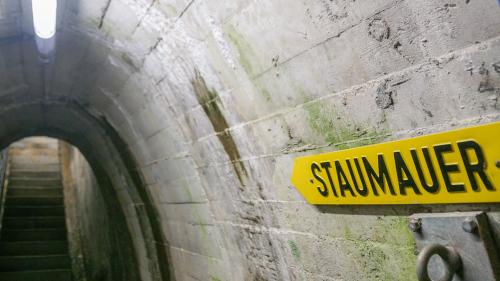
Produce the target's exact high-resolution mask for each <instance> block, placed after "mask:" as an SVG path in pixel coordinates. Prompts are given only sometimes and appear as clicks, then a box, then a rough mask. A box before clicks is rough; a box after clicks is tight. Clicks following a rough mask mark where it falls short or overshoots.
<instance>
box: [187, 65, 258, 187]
mask: <svg viewBox="0 0 500 281" xmlns="http://www.w3.org/2000/svg"><path fill="white" fill-rule="evenodd" d="M191 83H192V85H193V88H194V91H195V93H196V98H197V99H198V103H199V104H200V105H201V107H202V108H203V111H205V114H206V115H207V117H208V119H209V120H210V123H212V126H213V127H214V131H215V133H216V134H217V137H218V138H219V141H220V142H221V144H222V146H223V147H224V150H225V151H226V154H227V155H228V156H229V159H230V160H231V163H232V165H233V168H234V171H235V172H236V175H237V176H238V179H239V181H240V183H241V184H242V185H243V186H245V179H247V178H248V172H247V170H246V168H245V166H244V165H243V163H242V162H241V155H240V152H239V151H238V147H237V146H236V143H235V141H234V139H233V136H232V135H231V133H230V132H229V130H228V129H229V124H228V123H227V120H226V118H225V117H224V115H223V114H222V111H221V110H220V108H219V105H218V103H217V101H218V100H219V97H218V95H217V92H216V91H215V90H210V89H208V87H207V84H206V83H205V80H204V79H203V77H202V76H201V74H200V72H199V71H198V70H195V77H194V79H193V80H192V81H191Z"/></svg>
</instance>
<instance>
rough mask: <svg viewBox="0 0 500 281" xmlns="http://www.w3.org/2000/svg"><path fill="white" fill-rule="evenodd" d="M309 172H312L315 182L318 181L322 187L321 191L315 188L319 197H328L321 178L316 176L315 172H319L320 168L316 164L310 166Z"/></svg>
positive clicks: (319, 188) (326, 188)
mask: <svg viewBox="0 0 500 281" xmlns="http://www.w3.org/2000/svg"><path fill="white" fill-rule="evenodd" d="M311 172H312V174H313V176H314V177H315V178H316V180H317V181H319V182H320V183H321V184H322V185H323V189H321V187H320V186H317V187H316V188H317V189H318V191H319V193H320V194H321V195H323V197H328V187H327V186H326V184H325V181H324V180H323V178H322V177H320V176H319V175H318V174H317V172H321V168H320V167H319V166H318V164H316V163H312V164H311Z"/></svg>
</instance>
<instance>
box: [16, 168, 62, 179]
mask: <svg viewBox="0 0 500 281" xmlns="http://www.w3.org/2000/svg"><path fill="white" fill-rule="evenodd" d="M10 176H11V177H14V178H28V179H31V178H45V179H60V178H61V173H60V172H59V171H38V170H36V171H33V170H19V169H17V170H13V169H11V170H10Z"/></svg>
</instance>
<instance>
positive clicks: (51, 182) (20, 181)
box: [9, 176, 61, 187]
mask: <svg viewBox="0 0 500 281" xmlns="http://www.w3.org/2000/svg"><path fill="white" fill-rule="evenodd" d="M32 185H35V186H49V187H54V186H56V187H58V186H61V180H60V179H50V178H14V177H12V176H9V187H13V186H32Z"/></svg>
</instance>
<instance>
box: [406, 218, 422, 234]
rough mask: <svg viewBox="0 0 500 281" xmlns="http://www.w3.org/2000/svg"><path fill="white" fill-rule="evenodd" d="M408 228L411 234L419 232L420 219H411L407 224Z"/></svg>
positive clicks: (420, 227) (420, 226)
mask: <svg viewBox="0 0 500 281" xmlns="http://www.w3.org/2000/svg"><path fill="white" fill-rule="evenodd" d="M408 228H409V229H410V230H411V231H412V232H420V230H421V229H422V219H420V218H411V219H410V222H409V223H408Z"/></svg>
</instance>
